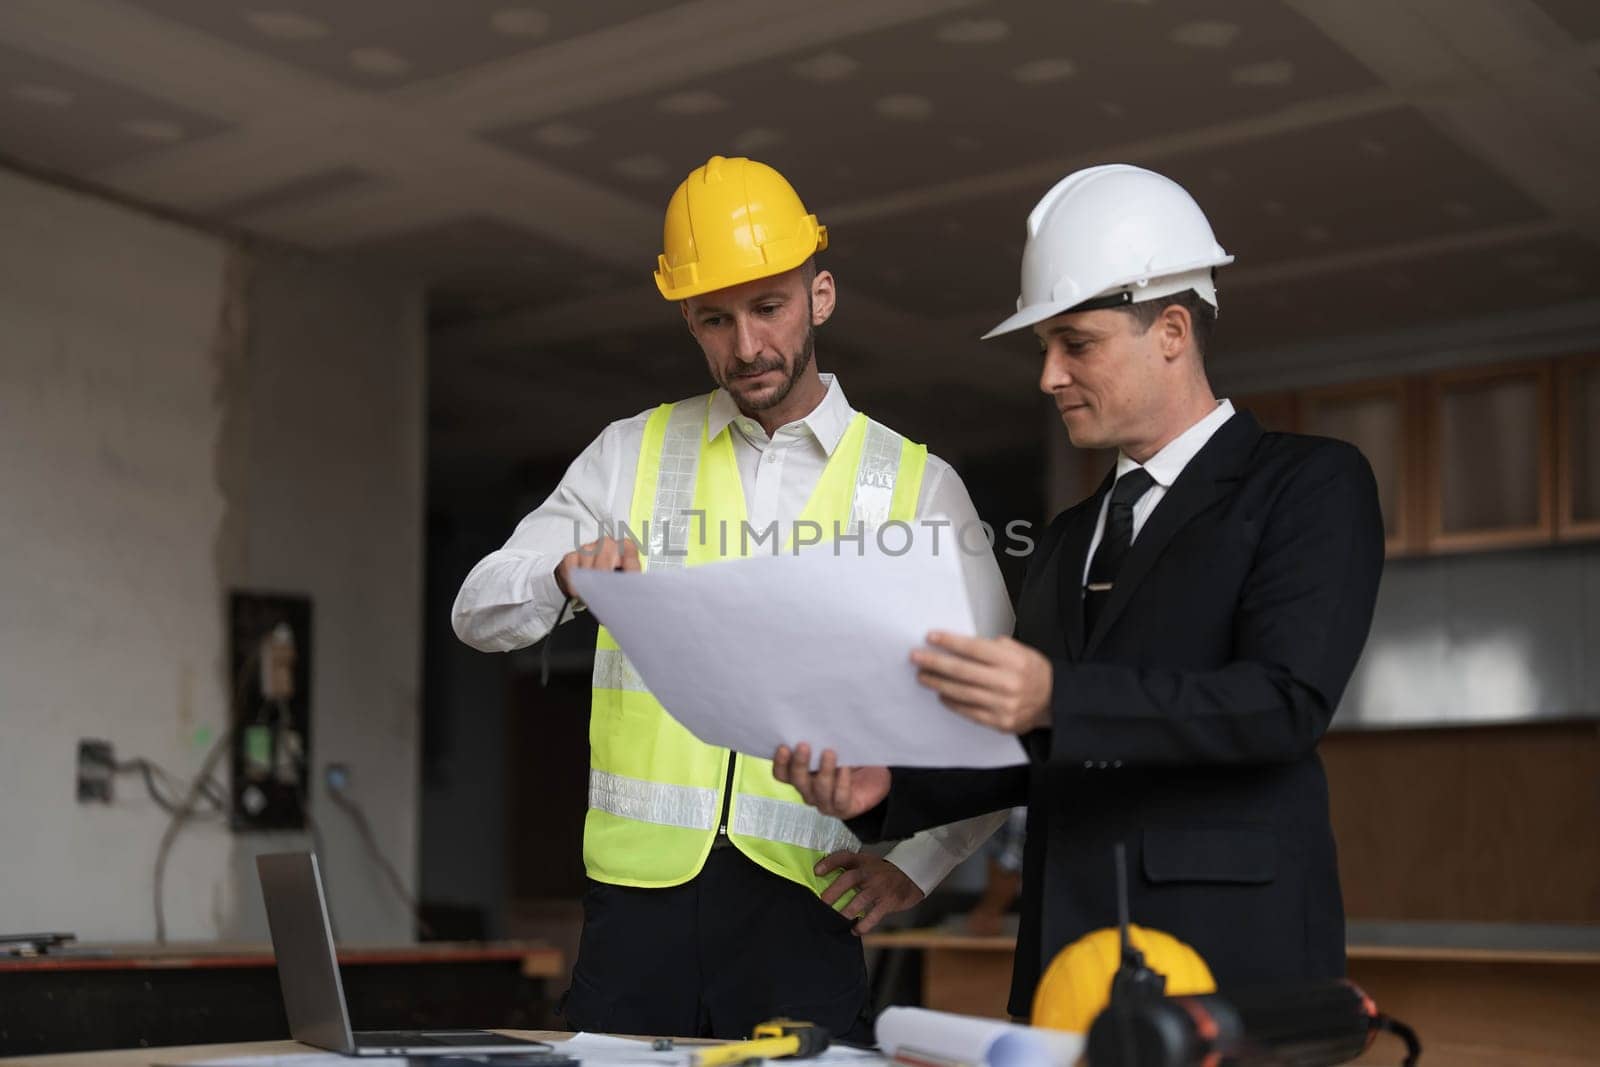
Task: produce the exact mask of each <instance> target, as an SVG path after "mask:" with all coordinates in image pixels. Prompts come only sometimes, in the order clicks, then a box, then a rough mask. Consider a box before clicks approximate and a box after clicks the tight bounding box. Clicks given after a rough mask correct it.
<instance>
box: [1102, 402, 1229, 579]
mask: <svg viewBox="0 0 1600 1067" xmlns="http://www.w3.org/2000/svg"><path fill="white" fill-rule="evenodd" d="M1231 418H1233V401H1231V400H1220V401H1218V402H1217V406H1216V407H1214V408H1212V409H1211V413H1210V414H1209V415H1207V416H1206V417H1205V418H1203V419H1201V420H1200V421H1199V422H1197V423H1195V424H1194V425H1193V426H1191V427H1189V428H1188V429H1187V430H1185V431H1183V432H1182V433H1180V434H1179V435H1178V436H1177V437H1174V438H1173V439H1172V440H1171V441H1168V442H1167V447H1165V448H1163V449H1162V450H1161V451H1159V452H1157V453H1156V454H1155V455H1153V456H1151V457H1150V461H1149V462H1148V463H1145V464H1144V465H1143V466H1144V469H1145V473H1146V474H1148V475H1150V477H1151V478H1152V479H1154V484H1152V485H1151V486H1150V488H1149V489H1146V490H1145V491H1144V496H1142V497H1140V498H1139V500H1138V503H1136V504H1134V505H1133V538H1132V540H1131V541H1130V542H1129V543H1130V544H1131V543H1132V541H1137V540H1138V539H1139V531H1140V530H1142V529H1144V523H1145V520H1146V519H1148V518H1149V517H1150V513H1151V512H1153V511H1155V510H1156V505H1157V504H1159V503H1161V498H1162V497H1164V496H1166V495H1167V490H1168V489H1171V488H1172V483H1173V482H1175V481H1177V480H1178V475H1180V474H1182V473H1183V468H1185V467H1187V466H1188V465H1189V461H1190V460H1191V459H1194V457H1195V456H1196V455H1198V454H1199V452H1200V450H1201V449H1202V448H1204V447H1205V446H1206V442H1207V441H1209V440H1211V437H1212V435H1213V434H1215V433H1216V432H1217V431H1218V430H1220V429H1222V424H1223V423H1225V422H1227V421H1228V420H1229V419H1231ZM1139 465H1140V464H1138V463H1135V462H1134V461H1133V460H1131V459H1129V458H1128V456H1127V455H1126V454H1125V453H1123V452H1118V453H1117V477H1118V478H1121V477H1122V476H1123V475H1124V474H1127V473H1128V472H1129V471H1131V470H1133V468H1135V467H1137V466H1139ZM1110 506H1111V494H1110V493H1107V494H1106V495H1105V499H1104V500H1102V501H1100V517H1099V518H1098V519H1096V520H1095V524H1094V537H1093V538H1092V539H1091V540H1090V541H1089V555H1088V556H1087V557H1085V559H1084V561H1083V584H1084V585H1088V584H1089V564H1091V563H1092V562H1094V553H1095V550H1096V549H1098V548H1099V547H1100V539H1101V538H1102V537H1103V536H1104V535H1105V532H1106V511H1107V510H1108V509H1109V508H1110Z"/></svg>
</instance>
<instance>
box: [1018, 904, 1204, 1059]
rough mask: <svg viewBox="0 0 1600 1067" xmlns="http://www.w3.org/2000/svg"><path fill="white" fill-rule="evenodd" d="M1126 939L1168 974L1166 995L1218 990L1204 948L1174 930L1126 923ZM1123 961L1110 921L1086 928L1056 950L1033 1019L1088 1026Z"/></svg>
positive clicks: (1053, 1026)
mask: <svg viewBox="0 0 1600 1067" xmlns="http://www.w3.org/2000/svg"><path fill="white" fill-rule="evenodd" d="M1128 940H1129V941H1130V942H1132V944H1133V947H1134V948H1137V949H1138V950H1139V951H1140V952H1142V953H1144V961H1145V964H1146V965H1147V966H1149V967H1150V968H1151V969H1152V970H1155V971H1159V972H1161V973H1162V974H1164V975H1166V978H1167V989H1166V992H1167V995H1168V996H1171V997H1183V996H1198V995H1200V994H1202V993H1214V992H1216V990H1217V983H1216V980H1215V979H1213V978H1212V977H1211V970H1210V968H1208V967H1207V966H1206V964H1205V961H1204V960H1202V959H1201V958H1200V954H1199V953H1198V952H1196V951H1195V950H1194V949H1192V948H1190V947H1189V946H1188V945H1186V944H1184V943H1183V942H1182V941H1179V940H1178V939H1177V938H1175V937H1173V936H1172V935H1171V934H1166V933H1162V932H1161V931H1160V930H1148V929H1145V928H1144V927H1142V926H1132V925H1130V926H1129V927H1128ZM1121 963H1122V935H1121V934H1120V933H1119V932H1118V930H1117V928H1116V927H1114V926H1110V927H1107V928H1105V929H1104V930H1095V931H1094V932H1092V933H1088V934H1084V935H1083V936H1082V937H1080V938H1078V940H1076V941H1074V942H1073V943H1072V944H1070V945H1068V946H1067V947H1066V948H1064V949H1062V950H1061V951H1060V952H1058V953H1056V958H1055V959H1054V960H1052V961H1051V962H1050V966H1049V967H1048V968H1046V969H1045V972H1044V977H1043V978H1040V979H1039V986H1038V988H1037V989H1036V990H1035V991H1034V994H1033V1020H1032V1021H1033V1025H1034V1026H1043V1027H1045V1028H1047V1029H1050V1030H1070V1031H1072V1032H1073V1033H1075V1034H1086V1033H1088V1032H1089V1024H1090V1023H1092V1022H1094V1019H1095V1016H1097V1015H1099V1014H1100V1013H1101V1012H1102V1011H1104V1010H1105V1008H1106V1005H1107V1004H1108V1003H1110V1001H1111V979H1112V977H1113V976H1115V975H1116V973H1117V967H1118V966H1119V965H1120V964H1121Z"/></svg>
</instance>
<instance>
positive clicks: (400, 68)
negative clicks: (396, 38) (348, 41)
mask: <svg viewBox="0 0 1600 1067" xmlns="http://www.w3.org/2000/svg"><path fill="white" fill-rule="evenodd" d="M350 65H351V66H352V67H354V68H355V69H356V70H358V71H360V72H361V73H362V74H371V75H374V76H375V77H380V78H393V77H396V76H398V75H401V74H405V73H408V72H409V71H410V70H411V61H410V60H409V59H407V58H406V57H405V56H402V55H401V54H400V53H398V52H394V51H391V50H389V49H387V48H377V47H369V48H357V49H356V50H355V51H353V52H351V53H350Z"/></svg>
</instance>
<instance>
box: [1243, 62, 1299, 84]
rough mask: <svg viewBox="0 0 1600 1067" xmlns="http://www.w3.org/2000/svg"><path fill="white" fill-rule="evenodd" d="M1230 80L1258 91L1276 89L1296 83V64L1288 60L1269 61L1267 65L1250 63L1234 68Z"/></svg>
mask: <svg viewBox="0 0 1600 1067" xmlns="http://www.w3.org/2000/svg"><path fill="white" fill-rule="evenodd" d="M1229 78H1230V79H1231V80H1232V81H1233V84H1235V85H1245V86H1249V87H1251V88H1256V89H1270V88H1276V87H1277V86H1280V85H1288V84H1289V83H1290V82H1292V81H1294V64H1293V63H1291V62H1289V61H1288V60H1287V59H1269V60H1267V61H1266V62H1265V63H1250V64H1248V65H1246V66H1243V67H1234V68H1233V72H1232V73H1231V74H1230V75H1229Z"/></svg>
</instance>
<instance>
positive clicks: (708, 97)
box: [656, 89, 728, 115]
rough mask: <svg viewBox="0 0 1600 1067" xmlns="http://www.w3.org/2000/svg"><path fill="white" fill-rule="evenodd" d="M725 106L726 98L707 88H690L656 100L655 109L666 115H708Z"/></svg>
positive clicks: (726, 103) (726, 104)
mask: <svg viewBox="0 0 1600 1067" xmlns="http://www.w3.org/2000/svg"><path fill="white" fill-rule="evenodd" d="M727 106H728V102H727V101H726V100H724V99H723V98H722V97H720V96H718V95H717V94H716V93H714V92H712V91H711V90H709V89H690V90H688V91H686V92H681V93H673V94H672V95H670V96H663V97H662V98H661V99H660V100H657V101H656V110H657V111H662V112H665V113H666V114H668V115H709V114H711V113H712V112H714V111H722V110H724V109H726V108H727Z"/></svg>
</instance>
